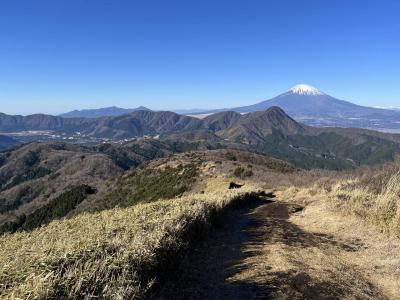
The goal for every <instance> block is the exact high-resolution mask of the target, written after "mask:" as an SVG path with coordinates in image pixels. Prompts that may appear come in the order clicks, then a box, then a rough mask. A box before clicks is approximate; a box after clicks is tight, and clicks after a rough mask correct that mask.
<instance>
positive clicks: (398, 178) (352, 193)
mask: <svg viewBox="0 0 400 300" xmlns="http://www.w3.org/2000/svg"><path fill="white" fill-rule="evenodd" d="M339 175H340V174H339ZM344 175H345V176H343V178H341V177H340V176H338V174H336V173H335V174H334V176H332V178H329V177H328V178H324V179H320V180H316V181H314V183H312V184H309V185H308V186H296V185H291V186H289V187H286V188H283V193H282V196H283V197H285V198H288V199H297V200H305V199H308V200H306V201H310V199H312V198H318V199H321V200H324V201H326V202H327V203H328V204H329V207H331V208H332V209H335V210H339V211H340V212H342V213H344V214H353V215H357V216H358V217H360V218H362V219H364V220H366V221H367V222H370V223H372V224H374V225H376V226H377V227H378V228H379V229H380V230H382V231H384V232H386V233H388V234H390V235H394V236H397V237H398V238H400V171H399V166H398V163H397V164H393V165H391V166H390V168H388V170H372V169H366V170H365V171H364V172H361V173H354V174H352V176H351V175H349V174H344Z"/></svg>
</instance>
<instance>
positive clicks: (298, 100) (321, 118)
mask: <svg viewBox="0 0 400 300" xmlns="http://www.w3.org/2000/svg"><path fill="white" fill-rule="evenodd" d="M273 106H278V107H280V108H282V109H283V110H284V111H285V112H286V113H287V114H289V115H290V116H291V117H292V118H294V119H295V120H297V121H300V122H302V123H305V124H307V125H312V126H323V127H326V126H336V127H360V128H373V129H378V130H379V129H382V130H386V129H399V130H400V112H399V111H395V110H391V109H382V108H373V107H366V106H360V105H356V104H354V103H351V102H348V101H344V100H339V99H337V98H334V97H332V96H330V95H328V94H326V93H324V92H322V91H320V90H318V89H317V88H315V87H312V86H310V85H306V84H299V85H296V86H294V87H292V88H291V89H290V90H288V91H286V92H284V93H282V94H280V95H278V96H276V97H274V98H272V99H269V100H265V101H262V102H259V103H257V104H253V105H248V106H241V107H234V108H231V109H220V110H213V111H208V112H203V114H204V113H207V114H210V113H215V112H221V111H227V110H228V111H235V112H238V113H242V114H243V113H250V112H256V111H264V110H266V109H268V108H270V107H273Z"/></svg>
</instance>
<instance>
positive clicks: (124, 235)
mask: <svg viewBox="0 0 400 300" xmlns="http://www.w3.org/2000/svg"><path fill="white" fill-rule="evenodd" d="M251 190H254V188H253V187H251V186H247V187H244V188H242V189H241V190H240V191H237V190H236V191H232V190H227V189H226V188H225V189H224V190H219V191H215V192H213V193H211V192H209V193H205V194H196V195H190V196H185V197H182V198H179V199H174V200H168V201H165V200H164V201H163V200H161V201H157V202H154V203H151V204H143V205H136V206H133V207H128V208H124V209H121V208H115V209H112V210H108V211H103V212H100V213H94V214H82V215H78V216H76V217H74V218H72V219H68V220H63V221H54V222H52V223H50V224H49V225H47V226H44V227H41V228H38V229H36V230H34V231H32V232H19V233H15V234H6V235H3V236H0V298H2V299H16V298H22V299H45V298H71V299H76V298H79V299H82V298H86V299H89V298H92V297H96V296H100V295H101V297H103V298H107V299H132V298H141V297H143V295H145V293H146V291H147V290H148V289H149V288H150V287H151V286H152V284H153V283H154V280H155V274H156V273H157V272H158V273H160V270H161V269H163V270H164V271H165V268H168V261H171V258H172V257H173V256H174V255H176V254H178V253H179V252H180V251H181V250H182V249H185V247H186V246H187V244H188V243H189V241H190V240H191V239H196V238H198V236H199V235H201V234H202V232H203V233H204V229H205V228H207V225H208V224H210V221H211V220H212V219H213V218H214V217H215V216H216V214H218V213H219V212H221V211H223V210H224V209H225V208H226V207H228V206H229V205H231V204H233V203H236V202H238V201H243V200H248V197H247V198H246V196H244V195H246V192H250V191H251ZM247 195H249V194H247Z"/></svg>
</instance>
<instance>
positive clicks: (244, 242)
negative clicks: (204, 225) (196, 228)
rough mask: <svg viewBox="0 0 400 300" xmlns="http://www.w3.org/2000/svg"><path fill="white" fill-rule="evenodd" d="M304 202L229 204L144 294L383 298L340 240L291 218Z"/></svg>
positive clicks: (354, 247) (352, 249) (354, 245)
mask: <svg viewBox="0 0 400 300" xmlns="http://www.w3.org/2000/svg"><path fill="white" fill-rule="evenodd" d="M302 213H303V207H301V206H299V205H296V204H290V203H286V202H282V201H279V200H275V199H274V200H272V199H268V198H259V199H255V200H254V201H252V203H251V205H249V206H247V207H245V208H236V209H231V210H230V211H229V212H227V214H226V216H224V217H223V218H222V220H221V221H220V222H219V223H218V224H217V226H216V227H215V228H214V229H213V231H212V232H211V234H210V235H209V236H208V237H207V238H206V239H205V240H204V241H202V242H201V243H200V244H198V245H197V246H196V247H194V248H193V249H192V250H190V252H189V253H188V254H187V255H186V257H185V259H184V260H183V262H182V263H181V264H180V266H179V267H178V270H177V272H176V273H175V274H173V275H172V276H171V277H170V279H169V280H168V281H167V282H165V283H163V284H162V285H161V287H159V288H158V290H157V291H156V292H154V293H153V294H152V295H151V296H150V299H388V297H387V296H385V294H384V293H383V292H382V291H381V290H380V289H379V288H378V287H377V286H376V285H374V284H372V283H371V282H370V281H369V280H368V279H367V278H365V277H364V272H363V271H362V268H360V267H359V266H357V265H353V264H352V263H351V261H350V262H349V259H348V257H347V255H346V254H347V253H356V252H357V251H362V249H363V248H364V247H365V246H364V244H363V243H362V242H361V241H360V240H358V239H351V240H348V241H343V240H342V238H336V237H335V236H331V235H329V234H322V233H312V232H307V231H305V230H304V229H303V228H302V227H301V226H299V225H297V224H295V223H294V222H293V221H292V218H296V217H297V218H298V216H300V215H301V214H302Z"/></svg>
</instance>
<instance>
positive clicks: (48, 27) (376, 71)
mask: <svg viewBox="0 0 400 300" xmlns="http://www.w3.org/2000/svg"><path fill="white" fill-rule="evenodd" d="M297 83H308V84H310V85H313V86H315V87H317V88H319V89H320V90H322V91H324V92H326V93H328V94H331V95H333V96H336V97H338V98H341V99H345V100H349V101H352V102H355V103H358V104H364V105H371V106H372V105H379V106H390V105H394V106H400V1H398V0H392V1H383V0H376V1H368V0H363V1H355V0H354V1H352V0H318V1H317V0H304V1H302V0H291V1H289V0H274V1H272V0H271V1H268V0H260V1H257V0H242V1H235V0H226V1H225V0H223V1H222V0H221V1H220V0H218V1H217V0H212V1H211V0H210V1H209V0H197V1H191V0H182V1H172V0H157V1H156V0H142V1H134V0H130V1H128V0H126V1H122V0H107V1H105V0H26V1H22V0H1V1H0V104H1V106H0V111H2V112H6V113H10V114H17V113H20V114H28V113H36V112H45V113H53V114H57V113H61V112H65V111H69V110H72V109H75V108H78V109H81V108H95V107H103V106H111V105H117V106H122V107H136V106H139V105H145V106H148V107H150V108H153V109H176V108H194V107H200V108H217V107H232V106H237V105H246V104H253V103H256V102H258V101H262V100H265V99H269V98H271V97H273V96H275V95H277V94H279V93H281V92H283V91H285V90H287V89H289V88H290V87H291V86H293V85H295V84H297Z"/></svg>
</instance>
